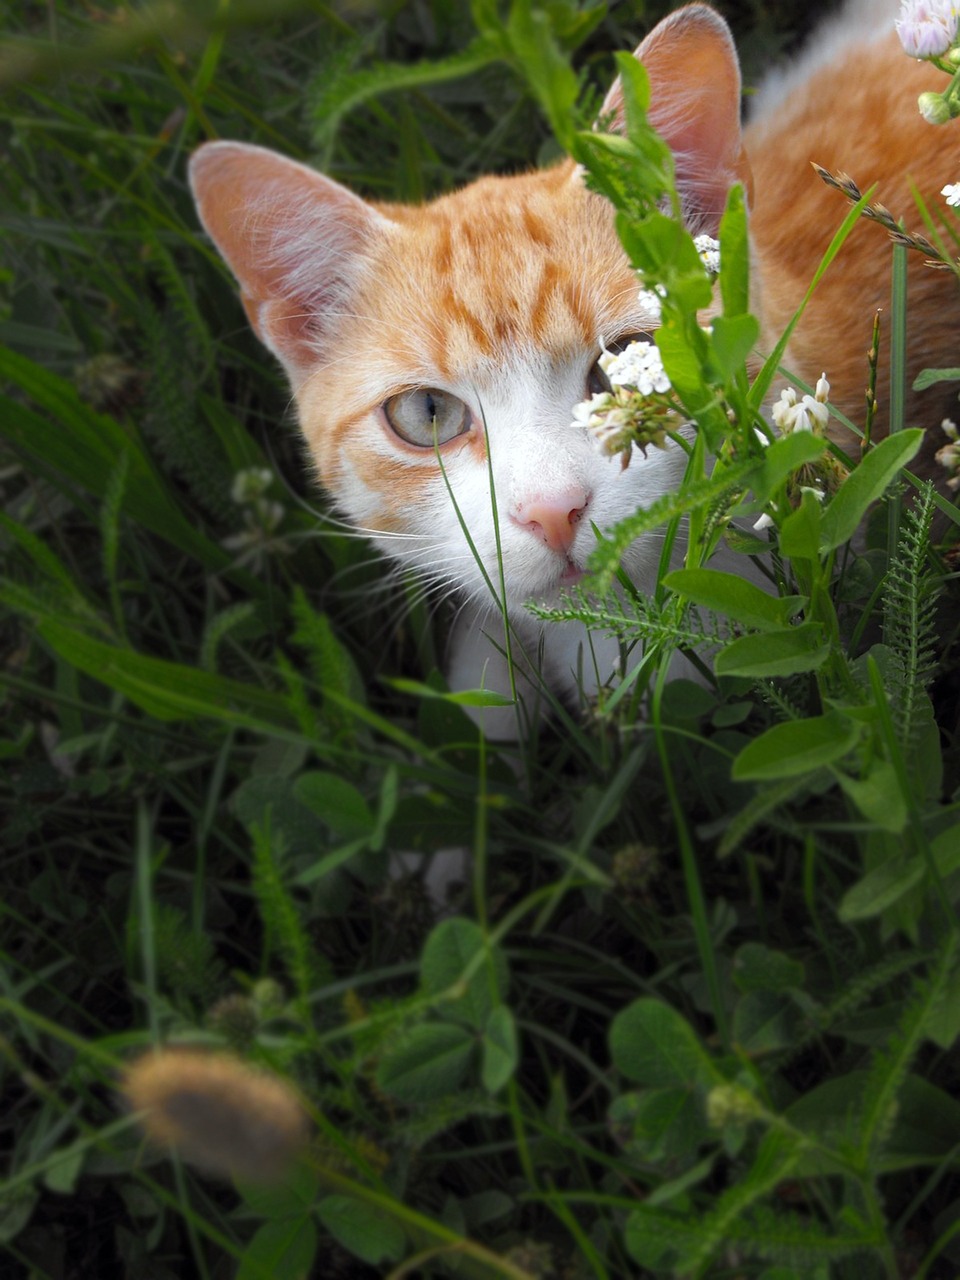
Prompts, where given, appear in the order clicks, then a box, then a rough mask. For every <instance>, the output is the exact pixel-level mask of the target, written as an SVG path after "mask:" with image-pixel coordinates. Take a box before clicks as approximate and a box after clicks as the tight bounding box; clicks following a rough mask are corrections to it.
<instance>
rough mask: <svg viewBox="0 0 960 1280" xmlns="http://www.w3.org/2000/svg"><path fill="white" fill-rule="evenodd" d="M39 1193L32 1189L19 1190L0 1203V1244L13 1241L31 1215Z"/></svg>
mask: <svg viewBox="0 0 960 1280" xmlns="http://www.w3.org/2000/svg"><path fill="white" fill-rule="evenodd" d="M39 1199H40V1195H39V1192H37V1191H34V1190H33V1188H32V1187H23V1188H21V1193H20V1194H16V1193H11V1194H9V1195H8V1196H7V1197H5V1198H4V1200H2V1201H0V1244H5V1243H7V1242H8V1241H10V1240H15V1239H16V1238H17V1236H18V1235H19V1234H20V1232H21V1231H22V1230H23V1229H24V1227H25V1226H26V1225H27V1223H28V1222H29V1221H30V1218H31V1216H32V1214H33V1211H34V1209H35V1207H36V1204H37V1201H38V1200H39Z"/></svg>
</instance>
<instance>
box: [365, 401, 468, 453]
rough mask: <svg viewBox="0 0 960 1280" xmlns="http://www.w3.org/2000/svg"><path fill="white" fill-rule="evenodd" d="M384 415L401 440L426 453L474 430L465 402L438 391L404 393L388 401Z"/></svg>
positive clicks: (384, 407)
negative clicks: (437, 445)
mask: <svg viewBox="0 0 960 1280" xmlns="http://www.w3.org/2000/svg"><path fill="white" fill-rule="evenodd" d="M383 413H384V416H385V418H386V419H387V422H388V423H389V424H390V426H391V428H392V429H393V430H394V431H395V432H396V434H397V435H398V436H399V437H400V439H401V440H406V442H407V443H408V444H413V445H417V446H418V447H419V448H423V449H428V448H429V449H432V448H433V446H434V443H436V444H446V443H447V441H448V440H453V439H454V438H455V437H456V436H459V435H462V434H463V432H465V431H467V430H468V429H469V427H470V410H469V409H468V408H467V406H466V405H465V404H464V402H463V401H462V400H461V399H460V398H459V397H458V396H455V395H451V394H450V392H449V391H440V390H439V389H438V388H436V387H417V388H416V389H415V390H413V391H401V392H400V394H399V395H395V396H391V397H390V399H389V400H387V401H386V403H385V404H384V406H383Z"/></svg>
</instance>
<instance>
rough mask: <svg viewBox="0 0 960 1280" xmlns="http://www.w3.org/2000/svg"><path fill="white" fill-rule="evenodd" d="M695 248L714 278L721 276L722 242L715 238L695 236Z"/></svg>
mask: <svg viewBox="0 0 960 1280" xmlns="http://www.w3.org/2000/svg"><path fill="white" fill-rule="evenodd" d="M693 245H694V248H695V249H696V251H697V253H699V255H700V261H701V262H702V263H703V265H704V266H705V267H706V268H707V270H708V271H709V272H710V274H711V275H712V276H718V275H719V274H720V241H719V240H714V238H713V236H706V235H704V236H694V240H693Z"/></svg>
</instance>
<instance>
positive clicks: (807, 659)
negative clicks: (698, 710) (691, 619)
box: [713, 622, 830, 679]
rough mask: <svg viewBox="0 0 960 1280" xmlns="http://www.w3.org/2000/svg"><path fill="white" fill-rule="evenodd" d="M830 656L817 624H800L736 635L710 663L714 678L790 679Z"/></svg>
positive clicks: (820, 665)
mask: <svg viewBox="0 0 960 1280" xmlns="http://www.w3.org/2000/svg"><path fill="white" fill-rule="evenodd" d="M829 656H830V646H829V644H827V643H825V641H824V639H823V628H822V627H821V626H820V624H819V623H818V622H803V623H801V624H800V625H799V626H797V627H787V628H785V629H784V630H782V631H765V632H763V633H761V634H760V635H751V636H740V638H739V639H737V640H732V641H731V642H730V644H728V645H726V646H725V647H724V648H723V649H721V650H720V652H719V653H718V654H717V656H716V657H715V658H714V660H713V669H714V671H715V672H716V673H717V675H718V676H752V677H754V678H755V679H758V678H760V677H763V676H793V675H797V674H798V673H800V672H802V671H816V670H818V668H820V667H822V666H823V664H824V663H825V662H826V660H827V658H829Z"/></svg>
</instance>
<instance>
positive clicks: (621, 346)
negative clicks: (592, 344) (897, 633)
mask: <svg viewBox="0 0 960 1280" xmlns="http://www.w3.org/2000/svg"><path fill="white" fill-rule="evenodd" d="M631 342H653V334H652V333H647V332H645V331H644V332H641V333H625V334H624V335H623V336H622V337H620V338H617V339H616V341H615V342H607V343H605V344H604V352H605V353H609V354H610V355H614V356H618V355H619V354H620V352H621V351H626V349H627V347H629V345H630V343H631ZM612 390H613V388H612V387H611V385H610V379H609V378H608V377H607V375H606V374H605V373H604V371H603V370H602V369H601V368H600V361H599V359H597V360H594V362H593V364H592V365H591V366H590V372H589V373H588V374H587V391H588V393H589V394H590V395H592V396H596V395H601V394H602V393H603V392H605V391H612Z"/></svg>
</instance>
